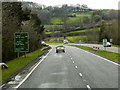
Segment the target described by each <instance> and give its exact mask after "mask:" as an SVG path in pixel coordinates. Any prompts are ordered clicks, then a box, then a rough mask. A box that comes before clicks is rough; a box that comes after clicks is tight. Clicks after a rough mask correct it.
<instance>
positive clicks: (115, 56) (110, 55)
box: [70, 45, 120, 62]
mask: <svg viewBox="0 0 120 90" xmlns="http://www.w3.org/2000/svg"><path fill="white" fill-rule="evenodd" d="M70 46H74V47H78V48H81V49H84V50H88V51H93V48H90V47H86V46H79V45H70ZM95 54H98V55H101V56H104V57H106V58H108V59H112V60H114V61H117V62H118V61H120V59H119V58H120V54H118V53H113V52H108V51H103V50H98V51H96V52H95Z"/></svg>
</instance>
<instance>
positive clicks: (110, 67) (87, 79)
mask: <svg viewBox="0 0 120 90" xmlns="http://www.w3.org/2000/svg"><path fill="white" fill-rule="evenodd" d="M51 46H52V48H53V49H52V51H51V52H50V54H49V55H48V56H47V57H46V58H45V60H44V61H43V62H42V63H41V64H40V65H39V66H38V67H37V68H36V69H35V70H34V72H33V73H32V74H31V75H30V76H29V78H28V79H27V80H26V81H25V82H24V83H23V84H22V85H21V86H20V87H19V88H87V87H88V88H89V87H90V88H118V66H117V65H115V64H113V63H110V62H108V61H106V60H104V59H102V58H99V57H97V56H94V55H92V54H90V53H87V52H86V51H84V50H82V49H79V48H76V47H71V46H65V47H66V53H58V54H57V53H55V45H51Z"/></svg>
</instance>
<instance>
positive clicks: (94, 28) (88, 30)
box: [68, 28, 100, 33]
mask: <svg viewBox="0 0 120 90" xmlns="http://www.w3.org/2000/svg"><path fill="white" fill-rule="evenodd" d="M94 30H99V31H100V28H94V29H85V30H78V31H72V32H68V33H79V32H87V31H94Z"/></svg>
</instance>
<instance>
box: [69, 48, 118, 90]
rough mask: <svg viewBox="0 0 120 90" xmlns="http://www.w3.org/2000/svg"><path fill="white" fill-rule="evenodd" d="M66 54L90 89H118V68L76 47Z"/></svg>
mask: <svg viewBox="0 0 120 90" xmlns="http://www.w3.org/2000/svg"><path fill="white" fill-rule="evenodd" d="M67 51H68V54H69V55H70V56H71V57H72V58H73V60H74V63H75V64H76V65H77V66H78V71H79V72H81V73H82V74H83V77H84V78H85V79H86V80H87V82H88V84H89V85H90V86H91V87H92V88H118V66H117V65H115V64H113V63H110V62H108V61H106V60H104V59H102V58H99V57H97V56H94V55H92V54H90V53H86V52H85V51H84V50H82V49H79V48H76V47H70V46H69V47H68V48H67Z"/></svg>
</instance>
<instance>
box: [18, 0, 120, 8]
mask: <svg viewBox="0 0 120 90" xmlns="http://www.w3.org/2000/svg"><path fill="white" fill-rule="evenodd" d="M20 1H29V2H35V3H39V4H43V5H46V6H56V5H62V4H70V5H71V4H72V5H76V4H80V5H82V4H86V5H87V6H88V7H89V8H91V9H118V2H119V1H120V0H20Z"/></svg>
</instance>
